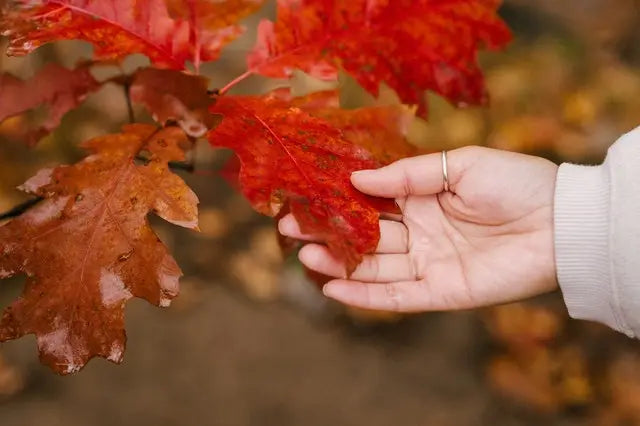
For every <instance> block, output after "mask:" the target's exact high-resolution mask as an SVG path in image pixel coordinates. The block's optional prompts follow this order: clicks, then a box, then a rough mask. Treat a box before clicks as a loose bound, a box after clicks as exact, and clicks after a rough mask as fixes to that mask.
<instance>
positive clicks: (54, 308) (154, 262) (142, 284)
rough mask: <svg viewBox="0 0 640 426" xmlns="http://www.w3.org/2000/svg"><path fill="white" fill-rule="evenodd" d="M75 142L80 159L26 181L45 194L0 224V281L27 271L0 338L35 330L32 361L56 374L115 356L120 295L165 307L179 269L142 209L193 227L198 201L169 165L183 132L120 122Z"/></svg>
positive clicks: (176, 157)
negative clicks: (141, 157) (141, 160)
mask: <svg viewBox="0 0 640 426" xmlns="http://www.w3.org/2000/svg"><path fill="white" fill-rule="evenodd" d="M83 146H84V147H85V148H86V149H88V150H89V151H90V152H91V155H89V156H88V157H87V158H85V159H84V160H83V161H81V162H79V163H77V164H75V165H72V166H61V167H57V168H55V169H52V170H43V171H41V172H39V173H38V174H37V175H36V176H35V177H33V178H31V179H30V180H29V181H27V182H26V183H25V184H24V185H23V186H22V189H23V190H25V191H27V192H30V193H33V194H36V195H38V196H40V197H43V198H44V200H43V201H42V202H41V203H39V204H38V205H36V206H35V207H33V208H31V209H30V210H28V211H27V212H26V213H24V214H23V215H21V216H19V217H17V218H15V219H14V220H12V221H10V222H9V223H7V224H5V225H4V226H2V227H0V278H4V277H10V276H13V275H17V274H20V273H24V274H25V275H26V276H27V283H26V286H25V289H24V292H23V294H22V295H21V296H20V298H19V299H17V300H16V301H15V302H14V303H13V304H12V305H11V306H9V307H8V308H7V309H6V310H5V311H4V313H3V315H2V318H1V319H0V341H7V340H11V339H16V338H19V337H21V336H23V335H25V334H35V335H36V338H37V343H38V348H39V351H40V359H41V361H42V362H43V363H45V364H47V365H48V366H50V367H51V368H52V369H53V370H55V371H56V372H58V373H60V374H68V373H72V372H75V371H78V370H79V369H80V368H82V367H83V366H84V365H85V364H86V363H87V362H88V361H89V360H90V359H91V358H93V357H95V356H99V357H103V358H107V359H108V360H110V361H112V362H115V363H119V362H121V361H122V359H123V352H124V348H125V340H126V337H125V331H124V312H123V309H124V305H125V302H126V301H127V300H129V299H130V298H132V297H140V298H143V299H145V300H147V301H149V302H150V303H153V304H155V305H158V306H168V305H169V303H170V301H171V299H173V298H174V297H175V296H176V295H177V294H178V279H179V277H180V276H181V271H180V268H179V267H178V265H177V264H176V262H175V260H174V259H173V258H172V257H171V255H170V254H169V252H168V251H167V248H166V247H165V246H164V245H163V244H162V242H160V240H159V239H158V237H157V236H156V234H155V233H154V232H153V230H152V229H151V227H150V226H149V223H148V221H147V215H148V214H149V212H154V213H155V214H157V215H158V216H160V217H162V218H163V219H165V220H167V221H169V222H171V223H174V224H176V225H180V226H183V227H186V228H192V229H195V228H197V203H198V199H197V197H196V195H195V194H194V193H193V192H192V191H191V190H190V189H189V187H187V185H186V184H185V183H184V182H183V180H182V179H181V178H180V177H178V176H177V175H175V174H173V173H172V172H171V171H170V170H169V168H168V162H169V161H180V160H183V159H184V149H185V147H188V141H187V137H186V135H185V134H184V132H182V130H180V129H179V128H177V127H169V128H166V129H160V130H159V129H157V128H155V127H153V126H149V125H140V124H137V125H129V126H126V127H125V128H124V130H123V133H120V134H114V135H108V136H103V137H99V138H96V139H93V140H90V141H88V142H86V143H85V144H84V145H83ZM141 150H143V151H144V152H145V153H147V155H148V156H149V159H148V161H147V162H146V163H145V164H137V163H136V156H137V155H138V153H139V152H140V151H141Z"/></svg>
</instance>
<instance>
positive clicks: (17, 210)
mask: <svg viewBox="0 0 640 426" xmlns="http://www.w3.org/2000/svg"><path fill="white" fill-rule="evenodd" d="M42 200H44V198H42V197H36V198H32V199H30V200H27V201H25V202H23V203H21V204H18V205H17V206H15V207H13V208H12V209H11V210H9V211H6V212H4V213H0V220H5V219H10V218H12V217H16V216H20V215H21V214H22V213H24V212H26V211H27V210H29V209H30V208H31V207H33V206H35V205H36V204H38V203H39V202H40V201H42Z"/></svg>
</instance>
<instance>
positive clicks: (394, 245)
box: [278, 214, 409, 276]
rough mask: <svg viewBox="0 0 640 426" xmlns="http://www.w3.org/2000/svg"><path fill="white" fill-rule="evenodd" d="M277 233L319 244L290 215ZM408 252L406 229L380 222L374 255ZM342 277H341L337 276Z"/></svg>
mask: <svg viewBox="0 0 640 426" xmlns="http://www.w3.org/2000/svg"><path fill="white" fill-rule="evenodd" d="M278 231H279V232H280V233H281V234H282V235H286V236H288V237H291V238H296V239H298V240H303V241H315V242H319V239H318V238H316V237H314V236H313V235H307V234H304V233H303V232H302V231H301V230H300V226H299V225H298V222H297V221H296V219H295V218H294V217H293V215H292V214H288V215H286V216H284V217H283V218H282V219H280V221H279V222H278ZM408 251H409V232H408V231H407V227H406V226H405V225H404V224H402V223H400V222H394V221H392V220H381V221H380V242H379V243H378V248H377V249H376V253H407V252H408ZM338 276H342V275H338Z"/></svg>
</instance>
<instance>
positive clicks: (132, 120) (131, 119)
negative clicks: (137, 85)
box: [122, 81, 136, 124]
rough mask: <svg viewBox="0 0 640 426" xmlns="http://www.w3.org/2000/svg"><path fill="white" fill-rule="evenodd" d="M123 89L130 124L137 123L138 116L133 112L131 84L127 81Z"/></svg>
mask: <svg viewBox="0 0 640 426" xmlns="http://www.w3.org/2000/svg"><path fill="white" fill-rule="evenodd" d="M122 88H123V89H124V98H125V99H126V101H127V113H128V114H129V123H132V124H133V123H135V122H136V116H135V113H134V112H133V103H132V102H131V93H130V89H131V82H129V81H127V82H125V83H124V84H123V85H122Z"/></svg>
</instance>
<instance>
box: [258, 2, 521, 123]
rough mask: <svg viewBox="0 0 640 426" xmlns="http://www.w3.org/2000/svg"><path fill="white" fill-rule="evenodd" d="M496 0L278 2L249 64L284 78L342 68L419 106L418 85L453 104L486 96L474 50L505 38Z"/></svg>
mask: <svg viewBox="0 0 640 426" xmlns="http://www.w3.org/2000/svg"><path fill="white" fill-rule="evenodd" d="M499 4H500V0H448V1H442V0H278V20H277V21H276V23H275V24H274V23H272V22H270V21H263V22H262V23H261V24H260V27H259V28H258V33H259V35H258V43H257V45H256V47H255V48H254V50H253V52H252V53H251V54H250V55H249V57H248V65H249V70H250V71H251V72H254V73H258V74H262V75H265V76H268V77H275V78H284V77H288V76H290V75H291V72H292V71H293V70H294V69H296V68H297V69H301V70H303V71H305V72H307V73H309V74H311V75H313V76H315V77H318V78H321V79H334V78H335V77H336V72H337V70H338V67H343V68H344V69H345V70H346V71H347V72H349V73H350V74H351V75H353V76H354V77H355V78H356V80H357V81H358V82H359V83H360V84H361V85H362V86H363V87H364V88H365V89H366V90H368V91H369V92H370V93H372V94H374V95H377V94H378V88H379V85H380V83H382V82H385V83H387V84H388V85H389V86H390V87H391V88H393V89H394V90H396V92H397V93H398V95H399V96H400V99H402V101H403V102H404V103H407V104H412V105H415V104H418V105H420V110H419V113H421V114H423V113H425V112H426V103H425V99H424V96H423V94H424V91H425V90H432V91H434V92H436V93H439V94H441V95H442V96H444V97H446V98H448V99H449V100H451V101H452V102H454V103H456V104H463V103H482V102H484V101H485V99H486V94H485V88H484V81H483V77H482V73H481V71H480V69H479V68H478V64H477V53H478V49H480V48H482V47H484V46H488V47H490V48H497V47H501V46H504V45H505V44H506V43H507V42H508V41H509V40H510V33H509V30H508V29H507V27H506V26H505V24H504V23H503V22H502V21H501V20H500V19H499V18H498V16H497V15H496V9H497V8H498V6H499Z"/></svg>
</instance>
